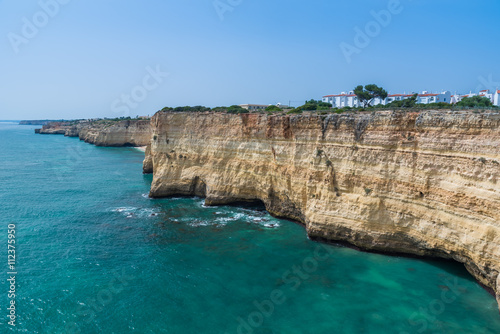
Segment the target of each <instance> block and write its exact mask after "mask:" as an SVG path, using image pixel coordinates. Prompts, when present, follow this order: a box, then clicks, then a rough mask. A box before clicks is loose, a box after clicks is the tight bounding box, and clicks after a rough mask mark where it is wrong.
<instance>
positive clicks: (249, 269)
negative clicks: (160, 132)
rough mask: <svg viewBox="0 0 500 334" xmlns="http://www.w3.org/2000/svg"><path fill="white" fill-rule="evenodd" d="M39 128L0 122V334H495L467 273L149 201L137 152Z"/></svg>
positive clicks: (208, 210)
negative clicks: (12, 229) (11, 248)
mask: <svg viewBox="0 0 500 334" xmlns="http://www.w3.org/2000/svg"><path fill="white" fill-rule="evenodd" d="M34 128H35V127H32V126H19V125H15V124H9V123H0V185H1V187H0V203H1V205H0V213H1V216H0V217H1V229H0V249H3V251H2V254H3V255H2V256H1V257H0V259H1V260H0V261H2V262H3V263H1V265H0V268H2V269H1V277H2V279H1V283H0V303H1V304H0V333H11V332H12V333H14V332H16V333H17V332H19V333H90V334H91V333H106V334H111V333H116V334H121V333H176V334H177V333H179V334H184V333H187V334H190V333H208V334H210V333H223V334H224V333H240V334H249V333H266V334H267V333H269V334H270V333H284V334H294V333H311V334H313V333H318V334H322V333H325V334H326V333H328V334H333V333H373V334H375V333H376V334H378V333H380V334H382V333H384V334H387V333H398V334H404V333H467V334H469V333H494V334H498V333H500V315H499V312H498V308H497V304H496V301H495V299H494V298H493V297H492V296H491V295H489V294H488V293H487V292H486V291H484V290H483V289H482V288H481V287H480V286H479V285H478V284H477V283H476V282H475V281H474V280H473V279H472V277H471V276H470V275H469V274H468V273H467V272H466V270H465V269H464V268H463V267H462V266H461V265H459V264H455V263H449V262H439V261H427V260H416V259H407V258H398V257H389V256H382V255H375V254H368V253H361V252H358V251H355V250H352V249H347V248H342V247H336V246H325V245H321V244H318V243H315V242H312V241H310V240H308V239H307V236H306V233H305V231H304V228H303V227H301V226H299V225H297V224H294V223H292V222H289V221H285V220H280V219H275V218H272V217H271V216H270V215H269V214H267V213H266V212H265V211H263V210H262V209H259V208H252V207H230V206H223V207H205V206H204V205H203V200H202V199H200V198H172V199H163V200H151V199H149V198H148V197H147V193H148V191H149V187H150V183H151V176H143V175H142V174H141V172H142V166H141V163H142V160H143V157H144V154H143V153H142V152H139V151H137V150H135V149H131V148H99V147H95V146H92V145H89V144H85V143H83V142H80V141H79V140H78V139H76V138H65V137H63V136H57V135H35V134H34V132H33V129H34ZM9 223H12V224H15V225H16V242H17V243H16V265H17V267H16V272H17V275H16V299H15V300H16V315H17V318H16V327H15V329H14V328H12V327H11V326H9V325H8V324H7V321H8V318H7V315H8V312H9V311H8V310H7V307H8V306H9V302H10V300H11V299H9V298H8V291H9V284H8V282H7V278H9V277H8V275H7V272H8V268H7V225H8V224H9Z"/></svg>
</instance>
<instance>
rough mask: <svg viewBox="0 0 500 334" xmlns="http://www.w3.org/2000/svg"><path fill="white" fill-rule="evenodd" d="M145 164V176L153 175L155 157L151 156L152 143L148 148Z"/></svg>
mask: <svg viewBox="0 0 500 334" xmlns="http://www.w3.org/2000/svg"><path fill="white" fill-rule="evenodd" d="M144 153H145V158H144V162H143V164H142V172H143V173H144V174H152V173H153V157H152V156H151V143H150V144H148V145H147V146H146V151H145V152H144Z"/></svg>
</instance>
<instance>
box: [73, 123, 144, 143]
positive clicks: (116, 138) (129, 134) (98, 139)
mask: <svg viewBox="0 0 500 334" xmlns="http://www.w3.org/2000/svg"><path fill="white" fill-rule="evenodd" d="M78 136H79V138H80V140H83V141H85V142H86V143H90V144H94V145H97V146H118V147H119V146H131V147H132V146H135V147H137V146H146V145H148V144H149V142H150V141H151V127H150V121H149V120H140V121H135V120H132V121H119V122H113V123H112V124H99V123H98V124H91V125H89V126H82V127H81V128H80V129H79V132H78Z"/></svg>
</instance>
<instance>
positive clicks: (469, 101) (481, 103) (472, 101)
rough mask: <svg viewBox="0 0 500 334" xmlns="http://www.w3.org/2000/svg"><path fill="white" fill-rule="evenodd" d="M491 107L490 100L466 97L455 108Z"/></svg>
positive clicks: (482, 97)
mask: <svg viewBox="0 0 500 334" xmlns="http://www.w3.org/2000/svg"><path fill="white" fill-rule="evenodd" d="M492 105H493V104H492V103H491V100H490V99H489V98H487V97H484V96H473V97H466V98H464V99H462V101H460V102H458V103H457V106H460V107H469V108H484V107H491V106H492Z"/></svg>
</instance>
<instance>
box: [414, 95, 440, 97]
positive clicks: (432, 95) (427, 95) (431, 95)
mask: <svg viewBox="0 0 500 334" xmlns="http://www.w3.org/2000/svg"><path fill="white" fill-rule="evenodd" d="M438 95H439V94H419V95H418V96H420V97H427V96H438Z"/></svg>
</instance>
